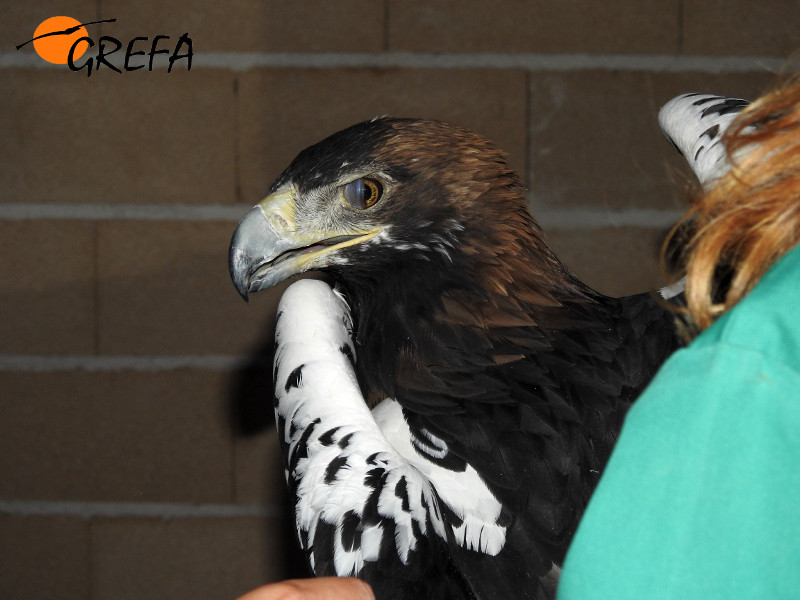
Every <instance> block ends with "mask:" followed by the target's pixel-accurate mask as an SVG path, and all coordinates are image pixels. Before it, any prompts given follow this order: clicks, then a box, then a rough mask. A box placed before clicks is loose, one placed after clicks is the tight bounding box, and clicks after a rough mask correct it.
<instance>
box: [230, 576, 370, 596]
mask: <svg viewBox="0 0 800 600" xmlns="http://www.w3.org/2000/svg"><path fill="white" fill-rule="evenodd" d="M238 600H375V596H374V594H373V593H372V588H371V587H370V586H369V584H367V583H365V582H363V581H361V580H360V579H356V578H355V577H318V578H316V579H314V578H312V579H287V580H286V581H279V582H278V583H270V584H268V585H265V586H262V587H260V588H257V589H255V590H253V591H252V592H248V593H247V594H245V595H244V596H242V597H241V598H239V599H238Z"/></svg>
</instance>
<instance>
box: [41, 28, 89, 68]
mask: <svg viewBox="0 0 800 600" xmlns="http://www.w3.org/2000/svg"><path fill="white" fill-rule="evenodd" d="M88 36H89V32H87V31H86V28H85V27H84V26H83V24H81V22H80V21H78V20H77V19H73V18H72V17H50V18H49V19H45V20H44V21H42V22H41V23H40V24H39V26H38V27H37V28H36V31H34V32H33V49H34V50H36V54H38V55H39V56H41V57H42V58H43V59H44V60H46V61H47V62H50V63H53V64H55V65H65V64H67V57H68V56H69V50H70V48H72V45H73V44H75V42H77V41H78V40H79V39H80V38H82V37H88ZM88 48H89V43H88V42H86V41H84V42H81V43H80V44H78V45H77V46H76V47H75V50H74V51H73V53H72V58H73V59H77V58H80V57H81V56H83V53H84V52H86V50H88Z"/></svg>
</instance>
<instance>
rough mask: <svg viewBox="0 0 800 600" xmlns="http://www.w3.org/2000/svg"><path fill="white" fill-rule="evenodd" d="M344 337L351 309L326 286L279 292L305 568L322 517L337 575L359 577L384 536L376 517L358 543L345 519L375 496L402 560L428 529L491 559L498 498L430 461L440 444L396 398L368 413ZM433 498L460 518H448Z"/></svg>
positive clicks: (279, 355) (285, 397) (288, 453)
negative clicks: (417, 433)
mask: <svg viewBox="0 0 800 600" xmlns="http://www.w3.org/2000/svg"><path fill="white" fill-rule="evenodd" d="M351 333H352V325H351V320H350V314H349V310H348V307H347V305H346V303H345V301H344V299H343V298H342V297H341V296H340V295H338V294H337V293H336V292H335V291H334V290H332V289H331V288H330V287H329V286H328V285H327V284H325V283H323V282H320V281H314V280H302V281H299V282H297V283H295V284H293V285H292V286H290V287H289V288H288V290H287V291H286V292H285V293H284V295H283V297H282V299H281V302H280V305H279V308H278V322H277V326H276V354H275V373H276V378H275V382H276V384H275V396H276V407H275V411H276V421H277V422H278V427H279V432H278V433H279V436H280V437H281V439H282V441H283V443H284V445H285V447H284V450H285V460H286V465H287V473H286V475H287V480H288V481H289V485H290V488H292V487H293V488H294V489H295V497H296V506H295V520H296V526H297V529H298V532H299V533H300V539H301V544H303V546H304V550H306V552H307V553H308V556H309V559H310V560H311V562H312V568H313V567H314V553H313V551H312V546H313V545H314V543H315V537H316V534H317V530H318V528H319V524H320V522H322V523H325V524H327V525H332V526H333V527H335V528H336V539H335V541H334V542H333V548H332V550H333V561H334V566H335V572H336V574H337V575H339V576H347V575H354V574H357V573H358V572H359V571H360V569H361V568H362V567H363V566H364V564H365V563H366V562H370V561H377V560H378V559H379V558H380V556H379V550H380V548H381V543H382V541H383V537H384V535H386V534H387V532H386V531H385V530H384V527H383V525H381V523H378V524H372V525H368V526H363V524H360V525H359V527H360V544H357V545H349V544H347V543H346V542H345V540H344V539H343V538H342V531H343V529H344V523H345V521H346V520H347V519H349V518H356V519H360V517H362V516H363V510H364V507H365V506H366V505H367V503H368V502H369V501H370V499H371V498H373V499H374V496H373V494H374V493H378V494H379V498H378V502H377V510H378V512H379V514H380V516H381V517H382V518H384V519H389V520H391V521H392V522H393V524H394V527H395V536H394V537H395V539H394V546H395V550H396V553H397V557H398V558H399V559H400V561H401V562H403V563H406V562H407V561H408V560H409V556H410V554H411V553H412V552H413V551H414V550H416V549H417V546H418V544H419V540H418V539H417V535H422V536H428V535H430V533H434V534H435V535H436V536H437V537H438V538H439V539H441V540H447V539H451V540H455V541H456V542H457V543H458V544H459V545H461V546H462V547H465V548H470V549H472V550H475V551H478V552H482V553H485V554H490V555H496V554H497V553H498V552H499V551H500V550H501V549H502V548H503V545H504V543H505V527H503V526H500V525H499V524H497V519H498V517H499V515H500V510H501V505H500V503H499V502H498V501H497V500H496V499H495V497H494V496H493V495H492V494H491V492H490V491H489V489H488V488H487V487H486V485H485V484H484V482H483V481H482V480H481V478H480V476H479V475H478V474H477V472H476V471H475V470H474V469H473V468H472V467H470V466H467V468H466V469H465V470H464V471H462V472H454V471H450V470H448V469H446V468H444V467H442V466H440V465H437V464H435V463H434V462H433V461H431V460H430V459H429V458H428V456H430V457H432V458H434V459H436V458H439V459H441V458H443V456H444V455H446V453H447V452H448V449H447V445H446V444H445V443H444V442H443V441H442V440H439V439H438V438H436V437H435V436H433V435H432V434H430V433H428V434H427V435H426V434H425V432H423V433H422V435H423V437H424V439H422V440H418V441H417V443H416V444H414V442H413V441H412V437H413V436H412V434H411V431H410V429H409V426H408V424H407V423H406V421H405V418H404V417H403V413H402V409H401V408H400V405H399V404H398V403H397V402H395V401H394V400H391V399H387V400H386V401H384V402H382V403H381V404H380V405H379V406H378V407H376V408H375V409H374V411H373V412H370V411H369V409H368V408H367V406H366V403H365V402H364V399H363V397H362V395H361V391H360V389H359V386H358V382H357V380H356V376H355V373H354V370H353V365H352V363H351V358H350V357H354V356H355V353H354V349H353V346H352V341H351ZM426 449H427V450H428V454H426V451H425V450H426ZM376 469H377V470H380V472H381V473H382V474H383V478H382V480H381V486H380V489H379V490H377V492H376V490H375V488H374V487H371V486H370V485H368V484H367V480H368V475H369V473H370V472H374V471H375V470H376ZM372 484H373V486H374V484H375V481H374V478H373V481H372ZM398 486H402V488H403V490H404V492H405V493H404V494H400V495H398V493H397V490H398V489H399V488H398ZM440 502H444V503H446V504H447V506H448V507H449V509H450V510H451V511H452V512H453V513H454V514H455V515H456V516H457V517H458V518H459V519H461V522H460V523H449V524H448V523H446V522H445V520H444V519H443V517H442V513H441V510H440V506H439V503H440ZM384 525H385V523H384ZM348 546H352V547H348Z"/></svg>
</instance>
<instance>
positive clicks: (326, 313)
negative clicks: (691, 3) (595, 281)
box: [229, 96, 735, 600]
mask: <svg viewBox="0 0 800 600" xmlns="http://www.w3.org/2000/svg"><path fill="white" fill-rule="evenodd" d="M701 100H702V102H700V101H701ZM726 101H727V99H724V98H719V97H716V96H687V97H685V99H684V100H683V101H682V103H681V104H680V108H681V110H684V109H686V110H687V111H688V112H687V115H685V116H681V117H679V118H677V124H675V125H670V124H668V125H666V128H667V129H668V134H669V135H670V137H671V139H673V140H674V141H675V143H676V144H677V145H678V146H680V147H681V148H682V149H683V150H684V152H690V151H691V152H694V150H693V144H695V142H696V141H697V139H699V137H700V136H701V135H705V136H706V137H707V138H708V140H707V141H708V142H709V143H708V144H706V146H711V144H710V142H713V141H715V140H717V141H718V138H719V134H720V133H721V132H720V120H719V117H722V116H727V115H728V113H730V112H735V111H726V112H724V114H721V113H723V110H722V108H719V107H721V106H723V104H722V103H724V102H726ZM686 105H690V107H689V108H688V109H687V108H686ZM715 106H716V107H718V110H717V111H716V112H715V111H713V110H711V111H708V112H707V114H705V115H702V116H701V113H702V112H703V111H706V110H707V109H709V108H711V107H715ZM724 106H728V105H724ZM689 125H691V127H694V128H695V129H697V128H698V127H699V129H697V131H696V132H694V129H692V130H691V131H692V132H694V133H690V134H687V135H688V138H687V139H683V138H681V135H680V134H681V132H684V130H685V129H686V128H687V127H689ZM724 125H725V123H722V127H723V128H724ZM710 127H717V130H716V131H713V130H711V129H708V128H710ZM712 134H713V135H712ZM684 137H686V136H684ZM698 157H699V154H698V156H694V158H695V160H697V159H698ZM689 158H690V159H691V158H693V157H692V156H690V157H689ZM229 260H230V269H231V274H232V277H233V281H234V283H235V285H236V288H237V289H238V290H239V292H240V293H241V295H242V296H244V297H245V298H246V297H247V295H248V293H251V292H255V291H257V290H261V289H264V288H268V287H270V286H272V285H274V284H276V283H278V282H280V281H282V280H285V279H287V278H288V277H291V276H292V275H295V274H297V273H301V272H305V271H309V270H321V271H325V272H327V273H328V274H329V275H330V276H331V277H332V279H333V280H334V281H335V290H333V289H331V288H330V287H329V286H328V285H327V284H326V283H323V282H320V281H300V282H298V283H295V284H294V285H293V286H291V287H290V288H289V290H288V291H287V292H286V294H285V295H284V297H283V298H282V301H281V304H280V307H279V311H278V322H277V329H276V358H275V411H276V418H277V425H278V430H279V437H280V439H281V443H282V446H283V450H284V456H285V467H286V474H287V481H288V485H289V490H290V494H291V499H292V503H293V505H294V507H295V520H296V526H297V530H298V533H299V539H300V544H301V547H302V549H303V550H304V552H305V553H306V556H307V557H308V561H309V564H310V566H311V568H312V570H313V572H314V573H315V574H316V575H339V576H346V575H355V576H359V577H361V578H363V579H366V580H367V581H368V582H369V583H370V584H371V585H372V586H373V589H374V590H375V593H376V596H377V597H378V598H379V599H382V598H392V599H394V598H415V599H416V598H481V599H484V598H497V599H503V600H507V599H509V598H549V597H552V596H554V590H555V585H556V582H557V578H558V573H559V572H560V565H561V562H562V560H563V558H564V555H565V553H566V549H567V546H568V544H569V542H570V539H571V538H572V535H573V533H574V532H575V529H576V527H577V524H578V520H579V519H580V517H581V514H582V512H583V510H584V507H585V506H586V504H587V502H588V500H589V497H590V496H591V494H592V491H593V489H594V488H595V485H596V484H597V481H598V479H599V478H600V474H601V473H602V471H603V467H604V465H605V464H606V461H607V460H608V457H609V454H610V452H611V450H612V448H613V446H614V442H615V440H616V436H617V432H618V431H619V429H620V426H621V425H622V421H623V418H624V416H625V413H626V411H627V409H628V407H629V406H630V404H631V403H632V402H633V401H634V400H635V398H636V397H637V395H638V394H639V393H640V392H641V391H642V389H643V388H644V387H645V386H646V385H647V383H648V382H649V381H650V379H651V378H652V376H653V375H654V373H655V372H656V370H657V369H658V368H659V366H660V365H661V364H662V362H663V361H664V360H665V359H666V358H667V356H668V355H669V354H670V353H671V352H672V351H673V350H674V349H675V348H676V347H677V345H678V340H677V338H676V335H675V329H674V316H673V314H672V312H671V311H670V310H669V309H668V308H667V307H666V306H665V301H664V299H663V298H659V297H656V296H655V295H653V294H641V295H636V296H631V297H625V298H610V297H607V296H604V295H602V294H600V293H598V292H596V291H594V290H592V289H590V288H589V287H588V286H586V285H585V284H584V283H582V282H581V281H580V280H579V279H578V278H577V277H576V276H575V275H574V274H573V273H572V272H570V270H569V269H568V268H567V267H566V266H564V264H563V263H562V262H561V261H560V260H559V259H558V258H557V257H556V256H555V254H554V253H553V252H552V250H551V249H550V248H549V247H548V245H547V243H546V241H545V238H544V236H543V234H542V232H541V230H540V228H539V227H538V226H537V224H536V222H535V221H534V219H533V217H532V215H531V213H530V211H529V208H528V202H527V200H526V198H525V195H524V193H523V188H522V185H521V184H520V181H519V179H518V177H517V176H516V175H515V174H514V173H513V172H512V171H511V170H509V168H508V167H507V166H506V162H505V157H504V155H503V153H502V152H501V151H500V150H498V149H497V148H496V147H495V146H494V145H493V144H491V143H490V142H489V141H487V140H486V139H484V138H482V137H481V136H479V135H477V134H475V133H473V132H471V131H468V130H466V129H462V128H460V127H456V126H453V125H449V124H445V123H441V122H436V121H425V120H413V119H396V118H379V119H374V120H372V121H368V122H364V123H360V124H357V125H354V126H352V127H349V128H348V129H345V130H343V131H340V132H339V133H336V134H334V135H332V136H330V137H328V138H327V139H325V140H323V141H321V142H319V143H318V144H315V145H314V146H311V147H310V148H308V149H306V150H304V151H302V152H301V153H300V154H299V155H298V156H297V158H296V159H295V160H294V161H293V162H292V163H291V165H290V166H289V167H288V168H287V169H286V171H285V172H284V173H283V174H282V175H281V176H280V177H278V179H277V180H276V181H275V183H274V184H273V186H272V188H271V190H270V193H269V196H268V197H267V198H266V199H264V200H263V201H262V202H261V203H259V204H258V205H256V206H255V207H254V208H253V209H252V210H251V211H250V212H249V213H248V214H247V215H246V216H245V217H244V219H243V220H242V222H241V223H240V224H239V226H238V228H237V230H236V232H235V233H234V236H233V239H232V242H231V248H230V255H229ZM376 404H377V406H375V405H376ZM369 406H375V408H373V409H372V410H370V408H369Z"/></svg>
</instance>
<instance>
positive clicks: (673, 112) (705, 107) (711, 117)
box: [658, 94, 748, 190]
mask: <svg viewBox="0 0 800 600" xmlns="http://www.w3.org/2000/svg"><path fill="white" fill-rule="evenodd" d="M747 105H748V101H747V100H742V99H740V98H727V97H725V96H715V95H712V94H683V95H681V96H678V97H677V98H673V99H672V100H670V101H669V102H667V103H666V104H665V105H664V106H663V107H662V108H661V111H660V112H659V114H658V124H659V125H660V127H661V131H662V132H663V133H664V135H665V136H666V137H667V138H668V139H669V140H670V141H671V142H672V143H673V145H674V146H675V147H676V148H677V149H678V151H679V152H680V153H681V154H682V155H683V156H684V158H686V161H687V162H688V163H689V166H690V167H691V168H692V171H694V173H695V175H696V176H697V178H698V180H699V181H700V183H701V185H702V186H703V189H705V190H708V189H710V188H711V187H712V186H713V185H714V182H715V181H717V179H719V178H720V177H721V176H722V175H724V174H725V173H726V172H727V171H728V170H729V169H730V163H729V162H728V159H727V154H726V150H725V146H724V145H723V144H722V135H723V134H724V133H725V130H726V129H727V128H728V127H729V126H730V124H731V123H732V122H733V120H734V119H735V118H736V116H737V115H738V114H739V113H740V112H741V111H742V109H743V108H744V107H745V106H747Z"/></svg>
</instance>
